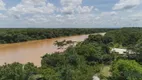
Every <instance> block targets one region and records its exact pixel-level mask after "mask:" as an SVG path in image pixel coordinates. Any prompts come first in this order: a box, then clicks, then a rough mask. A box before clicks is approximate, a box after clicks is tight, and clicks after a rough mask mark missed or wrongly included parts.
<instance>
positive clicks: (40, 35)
mask: <svg viewBox="0 0 142 80" xmlns="http://www.w3.org/2000/svg"><path fill="white" fill-rule="evenodd" d="M109 30H112V29H94V28H93V29H78V28H71V29H46V28H45V29H44V28H35V29H33V28H31V29H29V28H27V29H0V43H1V44H4V43H17V42H24V41H29V40H39V39H48V38H56V37H61V36H71V35H80V34H91V33H97V32H107V31H109Z"/></svg>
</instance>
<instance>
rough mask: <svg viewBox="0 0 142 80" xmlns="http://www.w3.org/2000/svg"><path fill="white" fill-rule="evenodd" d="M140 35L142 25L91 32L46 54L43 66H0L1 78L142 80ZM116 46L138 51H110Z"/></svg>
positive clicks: (141, 37)
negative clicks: (122, 52) (62, 47)
mask: <svg viewBox="0 0 142 80" xmlns="http://www.w3.org/2000/svg"><path fill="white" fill-rule="evenodd" d="M77 32H78V31H77ZM99 32H100V31H99ZM141 35H142V29H141V28H122V29H117V30H112V31H108V32H107V33H106V34H105V36H102V35H93V34H92V35H89V37H88V38H87V39H86V40H85V41H83V42H79V43H77V45H76V46H73V45H71V46H69V47H68V48H67V49H66V50H65V51H64V52H55V53H54V54H48V53H47V54H46V55H44V56H43V57H42V61H41V67H36V66H35V65H34V64H33V63H27V64H20V63H16V62H15V63H13V64H5V65H3V66H0V80H99V79H96V76H97V77H99V78H100V80H142V49H141V48H142V36H141ZM116 47H117V48H125V49H127V50H132V51H133V52H135V53H134V54H129V52H127V53H126V55H120V54H118V53H116V52H111V49H112V48H116Z"/></svg>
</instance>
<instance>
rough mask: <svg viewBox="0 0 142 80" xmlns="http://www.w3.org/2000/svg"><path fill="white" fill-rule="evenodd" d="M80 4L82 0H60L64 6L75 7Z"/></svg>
mask: <svg viewBox="0 0 142 80" xmlns="http://www.w3.org/2000/svg"><path fill="white" fill-rule="evenodd" d="M81 4H82V0H61V5H62V6H65V7H68V6H72V7H74V8H75V7H77V6H79V5H81Z"/></svg>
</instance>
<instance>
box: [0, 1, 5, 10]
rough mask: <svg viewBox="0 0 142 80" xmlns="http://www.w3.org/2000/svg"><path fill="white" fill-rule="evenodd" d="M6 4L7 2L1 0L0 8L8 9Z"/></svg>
mask: <svg viewBox="0 0 142 80" xmlns="http://www.w3.org/2000/svg"><path fill="white" fill-rule="evenodd" d="M5 5H6V4H5V3H4V2H3V1H2V0H0V10H6V8H5Z"/></svg>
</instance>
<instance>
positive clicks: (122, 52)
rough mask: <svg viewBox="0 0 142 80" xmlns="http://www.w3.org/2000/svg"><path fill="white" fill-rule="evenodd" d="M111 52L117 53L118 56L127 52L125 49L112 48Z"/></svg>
mask: <svg viewBox="0 0 142 80" xmlns="http://www.w3.org/2000/svg"><path fill="white" fill-rule="evenodd" d="M111 52H117V53H119V54H125V53H126V52H127V49H120V48H113V49H112V50H111Z"/></svg>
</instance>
